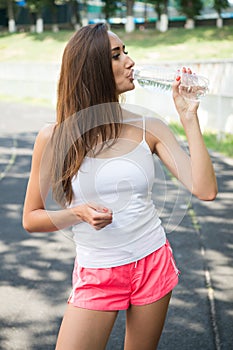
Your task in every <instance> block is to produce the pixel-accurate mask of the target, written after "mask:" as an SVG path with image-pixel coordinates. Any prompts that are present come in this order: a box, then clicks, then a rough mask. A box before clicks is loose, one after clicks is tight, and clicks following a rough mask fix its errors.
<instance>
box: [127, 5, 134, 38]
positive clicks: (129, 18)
mask: <svg viewBox="0 0 233 350" xmlns="http://www.w3.org/2000/svg"><path fill="white" fill-rule="evenodd" d="M133 7H134V0H127V1H126V8H127V10H126V24H125V30H126V32H128V33H129V32H133V31H134V29H135V24H134V15H133Z"/></svg>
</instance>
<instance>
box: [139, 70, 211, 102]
mask: <svg viewBox="0 0 233 350" xmlns="http://www.w3.org/2000/svg"><path fill="white" fill-rule="evenodd" d="M177 76H180V77H181V84H180V86H179V92H180V94H181V95H182V96H183V97H184V98H185V99H187V100H190V101H195V102H199V101H200V99H201V98H202V97H204V96H205V95H206V93H207V92H208V85H209V80H208V79H207V78H205V77H203V76H201V75H197V74H194V73H193V74H190V73H183V72H181V71H180V70H177V71H173V70H171V69H170V68H165V67H144V68H141V69H135V71H134V79H135V80H137V82H138V84H139V85H140V86H141V87H143V88H146V89H148V90H150V91H156V90H157V91H162V92H166V91H170V90H171V88H172V83H173V82H174V80H175V79H176V77H177Z"/></svg>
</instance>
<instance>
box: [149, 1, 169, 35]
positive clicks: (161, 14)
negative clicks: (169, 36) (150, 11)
mask: <svg viewBox="0 0 233 350" xmlns="http://www.w3.org/2000/svg"><path fill="white" fill-rule="evenodd" d="M150 2H151V3H152V4H154V5H155V11H156V13H157V15H158V22H157V29H158V30H160V31H161V32H166V31H167V30H168V0H163V1H160V0H152V1H150Z"/></svg>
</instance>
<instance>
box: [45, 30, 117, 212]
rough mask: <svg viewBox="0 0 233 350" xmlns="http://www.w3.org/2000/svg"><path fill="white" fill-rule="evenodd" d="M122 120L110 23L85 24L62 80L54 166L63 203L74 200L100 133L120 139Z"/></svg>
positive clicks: (67, 54) (68, 52)
mask: <svg viewBox="0 0 233 350" xmlns="http://www.w3.org/2000/svg"><path fill="white" fill-rule="evenodd" d="M121 122H122V116H121V109H120V106H119V103H118V95H117V92H116V85H115V80H114V75H113V71H112V57H111V46H110V41H109V37H108V29H107V27H106V25H104V24H96V25H88V26H85V27H82V28H81V29H80V30H79V31H77V32H76V33H75V34H74V35H73V36H72V37H71V39H70V40H69V42H68V44H67V46H66V48H65V50H64V54H63V59H62V65H61V72H60V79H59V83H58V100H57V123H56V127H55V129H54V133H53V138H52V147H53V155H52V167H51V173H52V191H53V196H54V198H55V200H56V201H57V202H58V203H60V204H62V205H65V204H67V203H71V201H72V184H71V180H72V178H73V177H74V176H75V175H76V174H77V172H78V169H79V167H80V165H81V163H82V161H83V159H84V157H85V156H86V154H87V153H88V152H89V151H90V150H93V149H95V148H96V145H97V135H100V136H101V140H102V144H104V143H105V144H106V143H108V142H110V140H113V142H114V141H115V140H116V139H117V138H118V136H119V133H120V129H121ZM110 143H111V142H110Z"/></svg>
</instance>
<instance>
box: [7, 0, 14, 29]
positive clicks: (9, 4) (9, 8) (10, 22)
mask: <svg viewBox="0 0 233 350" xmlns="http://www.w3.org/2000/svg"><path fill="white" fill-rule="evenodd" d="M7 15H8V31H9V32H10V33H15V32H16V25H15V18H14V10H13V2H12V0H7Z"/></svg>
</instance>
